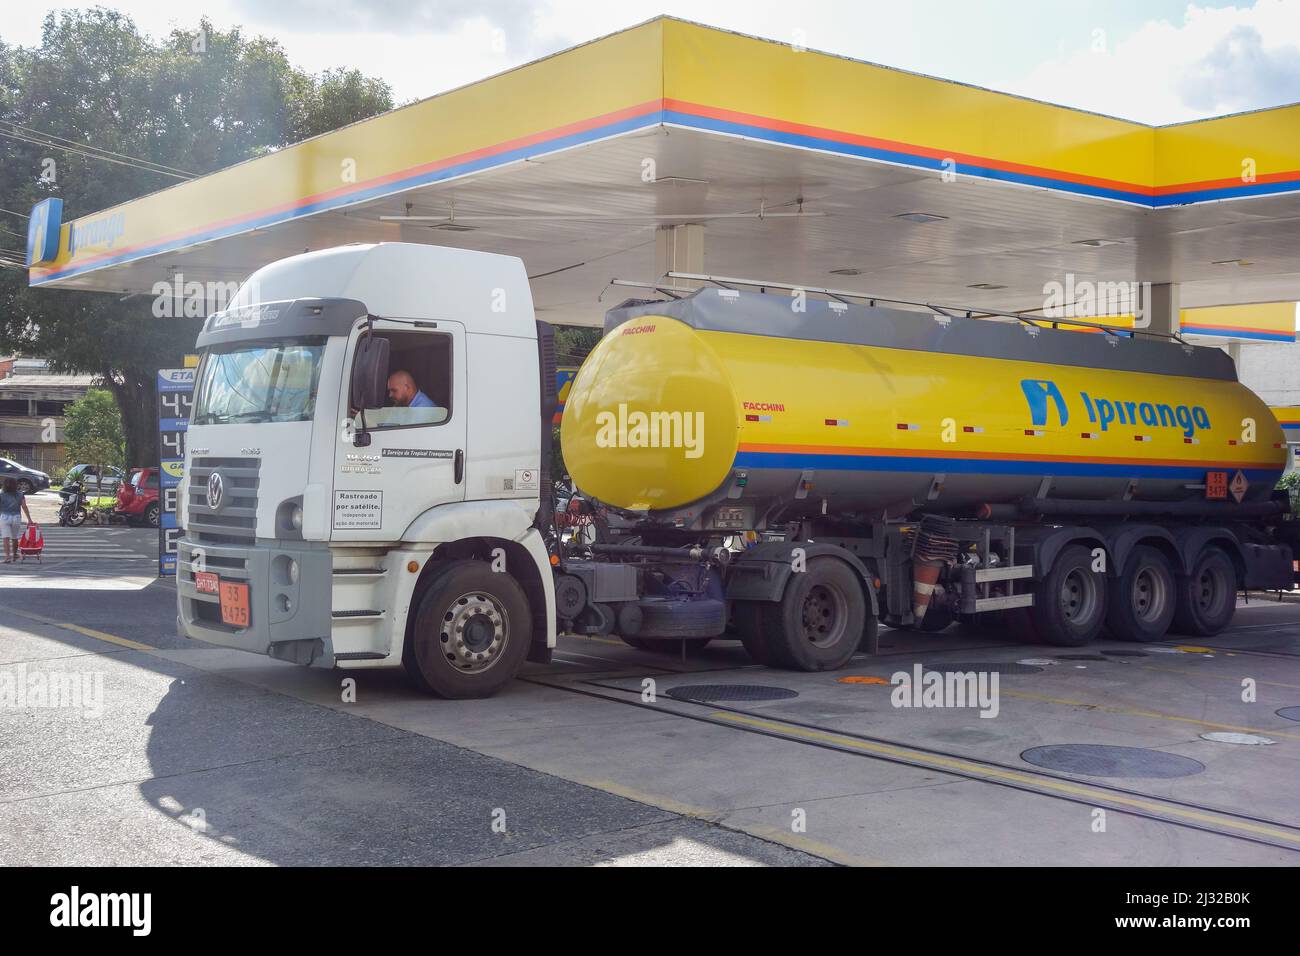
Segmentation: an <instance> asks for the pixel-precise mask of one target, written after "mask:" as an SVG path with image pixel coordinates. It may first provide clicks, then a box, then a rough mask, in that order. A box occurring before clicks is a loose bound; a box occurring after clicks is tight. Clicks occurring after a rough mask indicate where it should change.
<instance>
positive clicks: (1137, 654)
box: [1102, 651, 1151, 657]
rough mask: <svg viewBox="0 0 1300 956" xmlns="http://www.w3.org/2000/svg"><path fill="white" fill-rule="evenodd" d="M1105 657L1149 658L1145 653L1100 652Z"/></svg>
mask: <svg viewBox="0 0 1300 956" xmlns="http://www.w3.org/2000/svg"><path fill="white" fill-rule="evenodd" d="M1102 653H1103V654H1105V655H1106V656H1107V657H1150V656H1151V655H1150V654H1148V653H1147V652H1146V651H1102Z"/></svg>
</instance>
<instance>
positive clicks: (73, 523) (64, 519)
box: [59, 482, 86, 528]
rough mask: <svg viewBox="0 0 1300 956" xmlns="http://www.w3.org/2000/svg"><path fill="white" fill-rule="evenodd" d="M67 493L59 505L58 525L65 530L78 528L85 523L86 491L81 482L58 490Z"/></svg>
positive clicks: (61, 493)
mask: <svg viewBox="0 0 1300 956" xmlns="http://www.w3.org/2000/svg"><path fill="white" fill-rule="evenodd" d="M65 491H66V492H67V494H66V495H64V497H63V504H61V505H59V524H60V525H62V526H63V527H65V528H78V527H80V526H81V525H83V524H85V523H86V489H85V486H84V485H83V484H82V483H81V482H77V483H76V484H73V485H69V486H66V487H64V488H63V489H61V490H60V492H59V494H60V495H63V492H65Z"/></svg>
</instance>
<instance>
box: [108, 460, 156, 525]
mask: <svg viewBox="0 0 1300 956" xmlns="http://www.w3.org/2000/svg"><path fill="white" fill-rule="evenodd" d="M158 486H159V481H158V469H157V468H133V469H132V470H131V477H130V478H129V479H128V480H126V481H124V482H122V483H121V484H119V485H118V486H117V506H116V507H115V508H114V509H113V514H115V515H119V516H121V517H123V518H126V519H127V520H128V521H131V522H143V523H144V524H147V525H150V526H151V527H154V528H156V527H158V516H159V514H160V513H161V512H162V502H161V501H159V499H158Z"/></svg>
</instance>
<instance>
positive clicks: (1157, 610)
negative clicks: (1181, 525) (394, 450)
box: [1106, 545, 1176, 643]
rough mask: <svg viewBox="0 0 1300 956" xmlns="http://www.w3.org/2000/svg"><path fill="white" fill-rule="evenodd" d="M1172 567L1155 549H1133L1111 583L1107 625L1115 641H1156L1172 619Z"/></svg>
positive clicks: (1173, 596)
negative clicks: (1122, 568)
mask: <svg viewBox="0 0 1300 956" xmlns="http://www.w3.org/2000/svg"><path fill="white" fill-rule="evenodd" d="M1175 597H1176V586H1175V584H1174V572H1173V568H1171V567H1170V565H1169V559H1168V558H1166V557H1165V556H1164V555H1163V554H1162V553H1161V552H1160V551H1159V550H1158V549H1156V548H1152V547H1150V546H1149V545H1140V546H1138V547H1136V548H1134V549H1133V552H1132V553H1131V554H1130V555H1129V557H1128V560H1127V561H1126V562H1125V563H1124V570H1123V572H1122V573H1121V574H1120V576H1119V578H1118V580H1116V581H1113V582H1111V588H1110V595H1109V599H1108V600H1107V602H1106V626H1107V627H1108V628H1109V629H1110V633H1111V635H1112V636H1114V637H1115V638H1116V639H1117V640H1121V641H1136V642H1139V643H1145V642H1147V641H1158V640H1160V638H1162V637H1164V636H1165V632H1166V631H1168V630H1169V625H1170V624H1171V623H1172V622H1173V619H1174V603H1175Z"/></svg>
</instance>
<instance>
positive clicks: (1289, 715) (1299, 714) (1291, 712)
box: [1277, 707, 1300, 720]
mask: <svg viewBox="0 0 1300 956" xmlns="http://www.w3.org/2000/svg"><path fill="white" fill-rule="evenodd" d="M1277 715H1278V716H1279V717H1285V718H1286V719H1287V720H1300V707H1283V708H1282V709H1281V710H1279V711H1278V712H1277Z"/></svg>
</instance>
